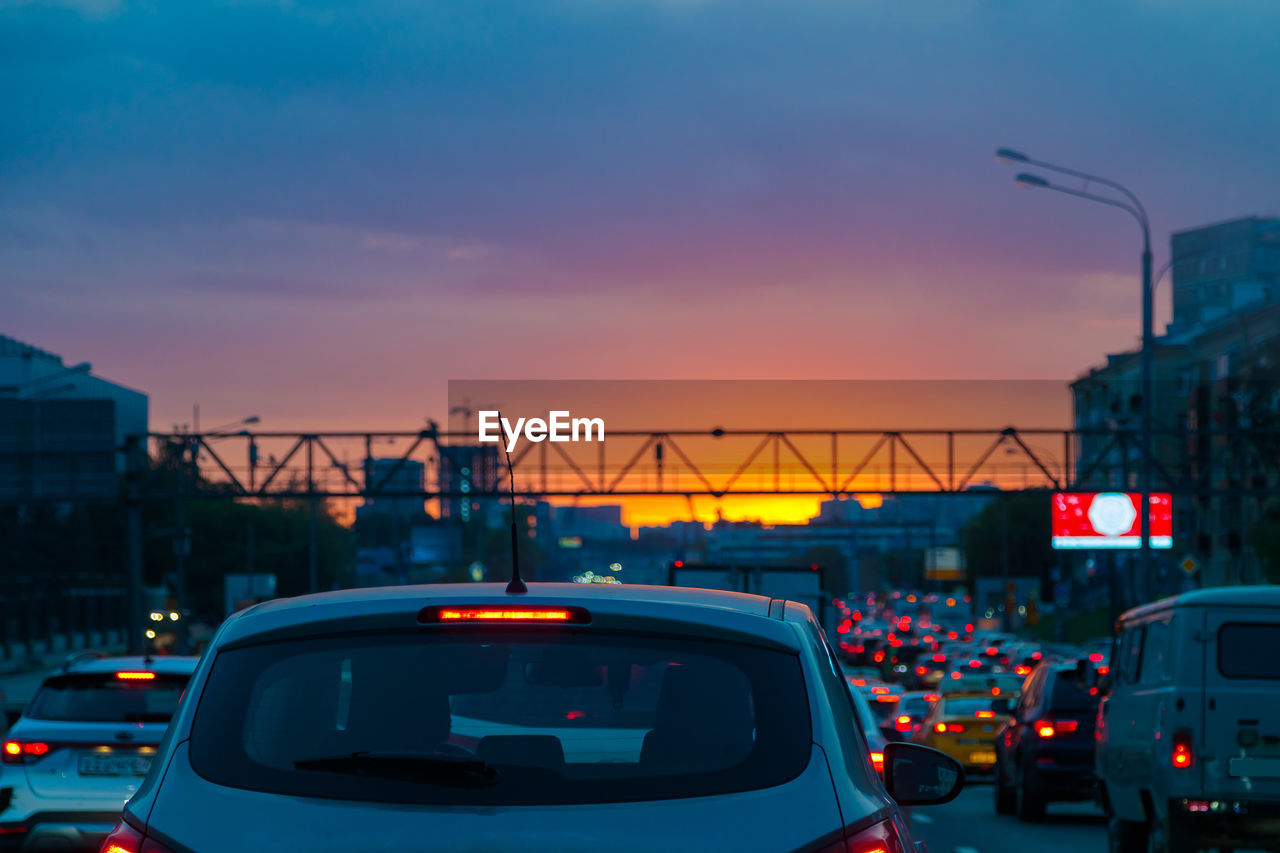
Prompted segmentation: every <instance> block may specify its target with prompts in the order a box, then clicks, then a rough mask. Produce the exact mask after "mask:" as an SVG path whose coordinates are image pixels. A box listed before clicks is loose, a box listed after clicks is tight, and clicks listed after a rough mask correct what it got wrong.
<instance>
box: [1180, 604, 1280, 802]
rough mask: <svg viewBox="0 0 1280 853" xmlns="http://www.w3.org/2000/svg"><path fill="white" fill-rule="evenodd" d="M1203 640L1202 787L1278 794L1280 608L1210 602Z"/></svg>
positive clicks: (1209, 791)
mask: <svg viewBox="0 0 1280 853" xmlns="http://www.w3.org/2000/svg"><path fill="white" fill-rule="evenodd" d="M1205 639H1206V640H1207V641H1208V642H1207V644H1206V651H1207V654H1206V655H1205V661H1204V666H1205V682H1204V683H1205V691H1204V705H1205V708H1204V723H1205V725H1204V731H1203V734H1202V735H1201V737H1202V738H1203V740H1202V743H1203V747H1201V745H1200V744H1195V745H1194V751H1195V752H1196V753H1200V754H1201V755H1203V756H1204V757H1205V760H1204V774H1205V775H1204V783H1205V794H1206V795H1211V796H1239V797H1241V798H1251V797H1256V796H1259V795H1262V796H1268V795H1273V796H1280V656H1277V655H1276V653H1275V651H1276V649H1280V611H1277V610H1275V609H1271V608H1261V607H1237V608H1222V609H1210V610H1209V611H1208V613H1207V614H1206V618H1205ZM1197 734H1199V733H1197Z"/></svg>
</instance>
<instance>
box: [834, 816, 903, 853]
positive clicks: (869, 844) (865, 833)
mask: <svg viewBox="0 0 1280 853" xmlns="http://www.w3.org/2000/svg"><path fill="white" fill-rule="evenodd" d="M902 836H903V831H902V829H901V828H900V827H899V826H898V825H897V824H896V823H895V822H894V821H892V820H886V821H883V822H882V823H877V824H875V825H874V826H869V827H867V828H866V829H864V830H862V832H859V833H858V834H856V835H853V836H850V837H849V838H846V839H845V840H844V841H842V842H840V843H839V844H832V845H831V846H830V847H824V848H822V850H821V853H904V851H905V849H906V848H905V847H904V846H903V843H902Z"/></svg>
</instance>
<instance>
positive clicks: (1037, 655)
mask: <svg viewBox="0 0 1280 853" xmlns="http://www.w3.org/2000/svg"><path fill="white" fill-rule="evenodd" d="M1040 657H1041V655H1040V652H1032V653H1031V659H1032V660H1040Z"/></svg>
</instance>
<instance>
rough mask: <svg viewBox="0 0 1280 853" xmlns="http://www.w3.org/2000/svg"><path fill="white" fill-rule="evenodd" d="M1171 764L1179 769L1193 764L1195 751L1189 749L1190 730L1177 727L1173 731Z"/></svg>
mask: <svg viewBox="0 0 1280 853" xmlns="http://www.w3.org/2000/svg"><path fill="white" fill-rule="evenodd" d="M1172 760H1173V766H1174V767H1176V768H1178V769H1179V770H1182V769H1185V768H1187V767H1190V766H1191V765H1192V764H1195V753H1194V752H1192V750H1191V731H1190V730H1189V729H1179V730H1178V731H1176V732H1174V733H1173V758H1172Z"/></svg>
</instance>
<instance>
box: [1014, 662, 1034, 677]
mask: <svg viewBox="0 0 1280 853" xmlns="http://www.w3.org/2000/svg"><path fill="white" fill-rule="evenodd" d="M1013 672H1014V674H1015V675H1030V674H1031V667H1029V666H1024V665H1023V664H1018V665H1017V666H1015V667H1014V668H1013Z"/></svg>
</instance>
